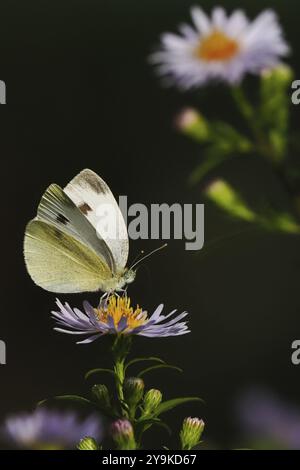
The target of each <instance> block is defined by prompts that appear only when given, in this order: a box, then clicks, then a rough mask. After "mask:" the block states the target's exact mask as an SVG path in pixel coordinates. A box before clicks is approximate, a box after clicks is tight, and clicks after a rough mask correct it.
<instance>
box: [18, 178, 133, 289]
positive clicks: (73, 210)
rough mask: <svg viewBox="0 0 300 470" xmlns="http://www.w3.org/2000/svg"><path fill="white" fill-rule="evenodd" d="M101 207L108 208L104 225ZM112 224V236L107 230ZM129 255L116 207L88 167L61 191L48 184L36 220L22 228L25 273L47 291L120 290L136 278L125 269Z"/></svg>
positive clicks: (108, 193)
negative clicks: (107, 217) (100, 216)
mask: <svg viewBox="0 0 300 470" xmlns="http://www.w3.org/2000/svg"><path fill="white" fill-rule="evenodd" d="M104 206H105V207H108V208H109V212H110V213H109V220H108V221H107V220H106V219H104V220H103V218H102V219H101V218H99V213H98V212H99V208H100V209H101V208H103V207H104ZM112 221H113V222H114V223H113V225H114V227H113V228H114V229H115V235H116V236H113V237H112V236H111V231H110V230H107V225H109V224H111V223H112ZM109 228H112V227H108V229H109ZM128 252H129V241H128V233H127V228H126V224H125V221H124V218H123V216H122V213H121V211H120V209H119V206H118V204H117V202H116V200H115V198H114V196H113V194H112V192H111V191H110V189H109V187H108V186H107V184H106V183H105V182H104V181H103V180H102V179H101V178H100V176H98V175H97V174H96V173H94V172H93V171H91V170H88V169H86V170H83V171H81V173H79V174H78V175H77V176H75V178H74V179H73V180H72V181H71V182H70V183H69V184H68V185H67V186H66V187H65V188H64V189H62V188H61V187H60V186H58V185H56V184H51V185H50V186H49V187H48V189H47V190H46V191H45V193H44V195H43V196H42V199H41V202H40V204H39V206H38V211H37V216H36V217H35V218H34V219H33V220H31V221H30V222H29V223H28V225H27V227H26V230H25V239H24V258H25V263H26V267H27V270H28V273H29V275H30V276H31V278H32V280H33V281H34V282H35V283H36V284H37V285H38V286H40V287H42V288H43V289H45V290H47V291H50V292H57V293H75V292H86V291H89V292H95V291H99V290H100V291H102V292H105V293H111V292H114V291H121V290H124V287H125V286H126V285H127V284H129V283H131V282H133V281H134V279H135V275H136V273H135V271H134V270H133V269H131V268H130V269H128V268H126V264H127V259H128ZM133 267H134V266H133Z"/></svg>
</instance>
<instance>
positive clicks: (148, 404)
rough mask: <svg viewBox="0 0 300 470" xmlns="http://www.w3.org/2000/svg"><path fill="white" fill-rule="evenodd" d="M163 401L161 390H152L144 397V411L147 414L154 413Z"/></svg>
mask: <svg viewBox="0 0 300 470" xmlns="http://www.w3.org/2000/svg"><path fill="white" fill-rule="evenodd" d="M161 401H162V393H161V391H160V390H156V389H155V388H151V390H148V392H147V393H146V394H145V396H144V411H145V413H146V414H151V413H153V412H154V411H155V410H156V408H157V407H158V405H159V404H160V403H161Z"/></svg>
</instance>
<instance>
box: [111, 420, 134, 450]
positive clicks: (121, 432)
mask: <svg viewBox="0 0 300 470" xmlns="http://www.w3.org/2000/svg"><path fill="white" fill-rule="evenodd" d="M111 436H112V438H113V440H114V442H115V444H116V446H117V449H118V450H134V449H135V448H136V444H135V439H134V432H133V427H132V425H131V423H130V421H128V420H127V419H118V420H117V421H115V422H113V423H112V425H111Z"/></svg>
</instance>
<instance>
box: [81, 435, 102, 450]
mask: <svg viewBox="0 0 300 470" xmlns="http://www.w3.org/2000/svg"><path fill="white" fill-rule="evenodd" d="M77 449H78V450H99V447H98V444H97V442H96V441H95V439H93V438H92V437H84V438H83V439H81V440H80V441H79V444H78V446H77Z"/></svg>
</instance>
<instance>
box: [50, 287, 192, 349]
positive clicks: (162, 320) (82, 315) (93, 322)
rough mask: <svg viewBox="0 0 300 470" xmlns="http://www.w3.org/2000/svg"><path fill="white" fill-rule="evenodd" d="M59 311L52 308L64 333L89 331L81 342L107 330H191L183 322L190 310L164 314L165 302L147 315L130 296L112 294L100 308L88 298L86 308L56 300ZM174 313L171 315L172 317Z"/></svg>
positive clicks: (153, 333)
mask: <svg viewBox="0 0 300 470" xmlns="http://www.w3.org/2000/svg"><path fill="white" fill-rule="evenodd" d="M56 304H57V306H58V307H59V309H60V311H59V312H52V315H53V317H54V318H55V319H56V321H57V323H58V324H59V325H61V326H62V327H63V328H60V327H59V328H57V327H56V328H55V330H56V331H59V332H61V333H69V334H73V335H87V336H88V338H87V339H85V340H83V341H79V342H78V343H91V342H92V341H94V340H95V339H97V338H99V337H101V336H103V335H106V334H113V335H117V334H125V335H140V336H148V337H151V338H154V337H166V336H179V335H184V334H186V333H189V330H188V327H187V324H186V322H182V321H181V320H183V318H185V317H186V316H187V312H183V313H180V314H179V315H175V316H174V314H175V313H176V310H173V311H172V312H171V313H169V314H168V315H162V310H163V305H159V307H157V309H156V310H155V312H154V313H153V314H152V315H151V316H150V317H148V314H147V312H146V311H145V310H143V309H141V308H140V307H139V306H137V307H136V308H133V307H132V306H131V304H130V298H129V297H127V296H124V297H117V296H114V295H112V296H110V297H109V298H108V299H105V300H102V301H101V303H100V305H99V307H98V308H93V307H92V306H91V305H90V304H89V302H84V303H83V308H84V312H82V311H81V310H79V309H77V308H74V309H72V308H71V307H70V306H69V304H67V303H66V304H65V305H63V304H62V303H61V302H60V301H59V300H57V301H56ZM171 317H172V318H171Z"/></svg>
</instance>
